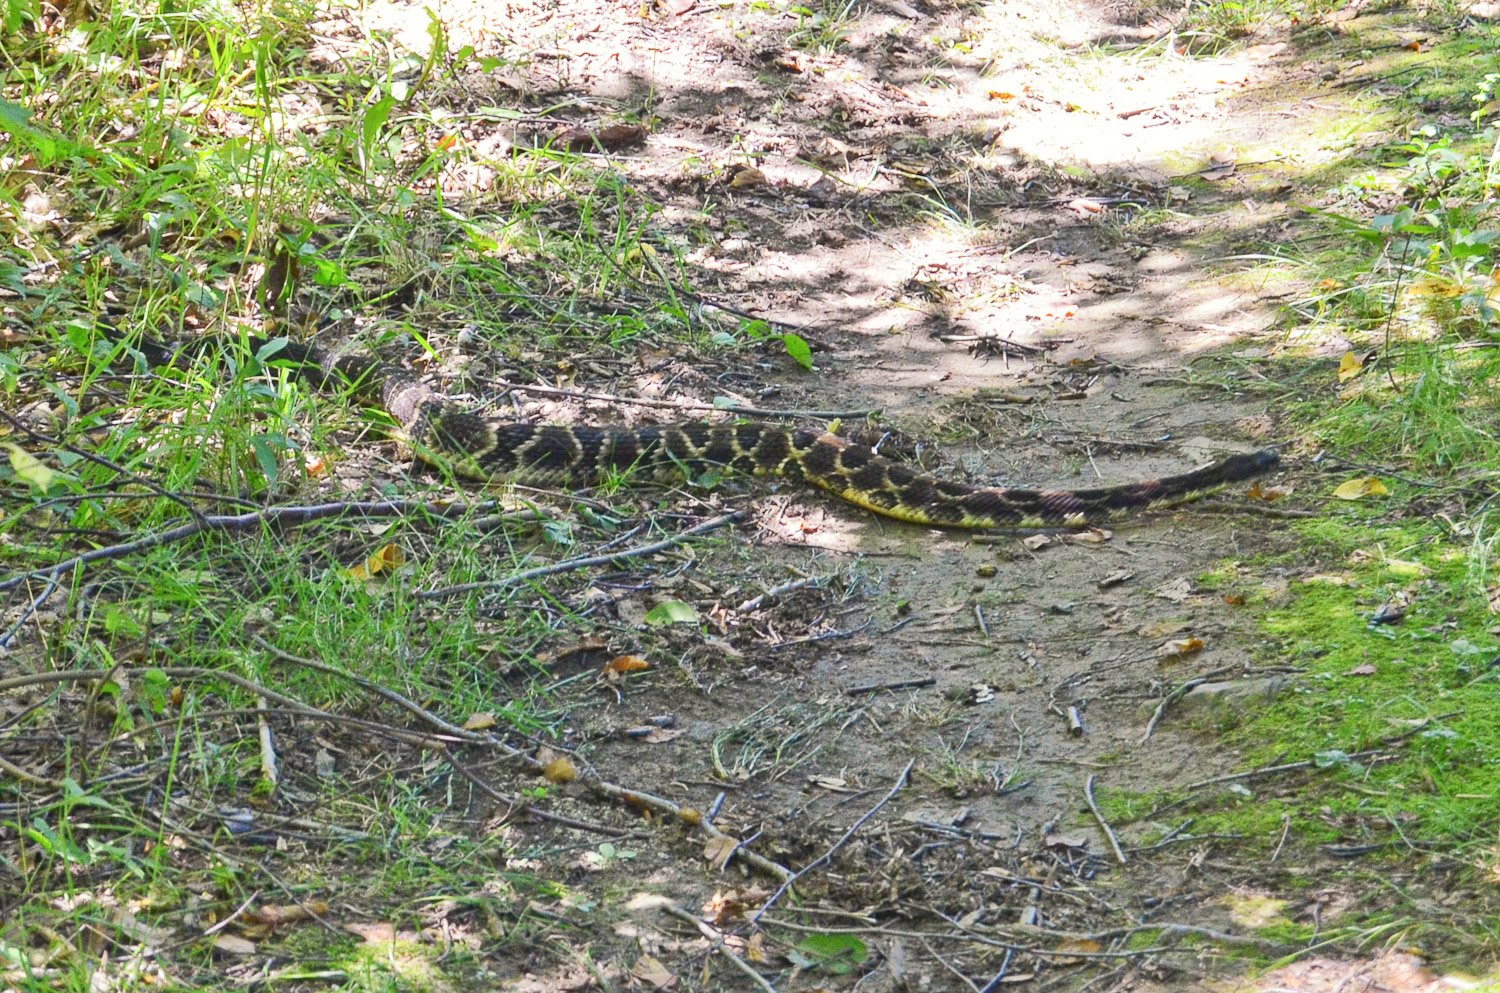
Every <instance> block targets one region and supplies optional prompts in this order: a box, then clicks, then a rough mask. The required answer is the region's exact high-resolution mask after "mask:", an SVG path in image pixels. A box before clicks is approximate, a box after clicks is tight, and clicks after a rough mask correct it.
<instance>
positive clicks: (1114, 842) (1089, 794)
mask: <svg viewBox="0 0 1500 993" xmlns="http://www.w3.org/2000/svg"><path fill="white" fill-rule="evenodd" d="M1083 798H1084V799H1085V800H1087V801H1088V805H1089V810H1091V811H1093V814H1094V820H1096V821H1098V822H1099V829H1100V830H1101V831H1103V832H1104V837H1106V838H1108V839H1109V847H1110V848H1111V849H1112V850H1113V851H1114V853H1115V861H1117V862H1119V863H1120V864H1121V865H1125V864H1127V863H1128V862H1129V861H1130V859H1128V858H1126V857H1125V852H1124V850H1122V849H1121V848H1120V839H1119V838H1116V837H1115V832H1114V829H1112V828H1111V827H1110V826H1109V821H1106V820H1105V819H1104V814H1103V812H1102V811H1100V809H1099V805H1098V804H1097V803H1095V802H1094V774H1093V773H1092V772H1091V773H1089V778H1088V780H1087V781H1085V782H1084V784H1083Z"/></svg>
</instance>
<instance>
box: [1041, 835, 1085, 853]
mask: <svg viewBox="0 0 1500 993" xmlns="http://www.w3.org/2000/svg"><path fill="white" fill-rule="evenodd" d="M1042 844H1044V845H1046V846H1047V847H1048V848H1079V849H1084V848H1088V847H1089V836H1088V835H1086V834H1062V833H1060V832H1057V831H1048V832H1047V834H1046V836H1045V837H1043V838H1042Z"/></svg>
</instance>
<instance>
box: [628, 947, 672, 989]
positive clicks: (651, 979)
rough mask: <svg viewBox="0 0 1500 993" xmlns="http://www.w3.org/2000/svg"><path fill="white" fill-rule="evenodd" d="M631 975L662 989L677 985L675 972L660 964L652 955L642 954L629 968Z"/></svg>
mask: <svg viewBox="0 0 1500 993" xmlns="http://www.w3.org/2000/svg"><path fill="white" fill-rule="evenodd" d="M630 974H631V976H633V977H635V978H636V979H639V980H640V981H641V982H643V983H648V984H650V985H651V986H654V987H655V988H656V989H659V990H664V989H669V988H671V987H673V986H675V985H677V974H676V973H674V972H673V971H672V970H671V969H668V968H667V967H666V966H664V965H662V964H661V961H660V960H659V959H657V958H656V956H654V955H642V956H641V957H640V958H638V959H636V960H635V965H633V966H631V968H630Z"/></svg>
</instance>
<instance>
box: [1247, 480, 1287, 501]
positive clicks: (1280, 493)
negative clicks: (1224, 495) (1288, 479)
mask: <svg viewBox="0 0 1500 993" xmlns="http://www.w3.org/2000/svg"><path fill="white" fill-rule="evenodd" d="M1296 490H1297V487H1295V486H1293V485H1292V484H1291V483H1278V484H1276V485H1274V486H1271V485H1268V484H1266V483H1252V484H1251V486H1250V488H1249V489H1248V490H1246V491H1245V498H1246V499H1247V500H1260V501H1262V502H1264V503H1275V502H1276V501H1277V500H1282V499H1285V498H1286V497H1289V496H1291V495H1292V494H1293V493H1294V492H1296Z"/></svg>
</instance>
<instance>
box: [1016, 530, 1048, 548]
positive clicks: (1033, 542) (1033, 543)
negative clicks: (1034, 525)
mask: <svg viewBox="0 0 1500 993" xmlns="http://www.w3.org/2000/svg"><path fill="white" fill-rule="evenodd" d="M1021 544H1023V545H1025V546H1026V547H1027V548H1028V549H1029V550H1031V551H1033V552H1037V551H1041V550H1042V549H1043V548H1046V547H1047V546H1048V545H1050V544H1052V536H1051V535H1050V534H1034V535H1031V536H1030V537H1029V538H1022V539H1021Z"/></svg>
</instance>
